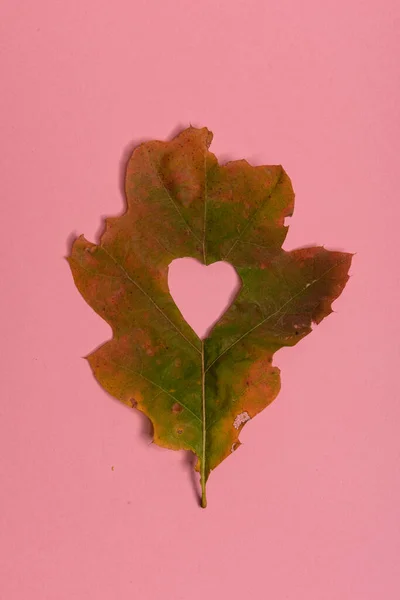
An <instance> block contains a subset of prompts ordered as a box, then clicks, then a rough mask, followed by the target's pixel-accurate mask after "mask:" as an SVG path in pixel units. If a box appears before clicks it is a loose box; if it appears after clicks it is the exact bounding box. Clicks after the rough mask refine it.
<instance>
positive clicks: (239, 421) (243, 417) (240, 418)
mask: <svg viewBox="0 0 400 600" xmlns="http://www.w3.org/2000/svg"><path fill="white" fill-rule="evenodd" d="M250 419H251V417H250V415H249V413H248V412H246V411H244V412H242V413H240V415H237V416H236V417H235V420H234V421H233V426H234V428H235V429H239V427H240V426H241V425H243V423H247V421H250Z"/></svg>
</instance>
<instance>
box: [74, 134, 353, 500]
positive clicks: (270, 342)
mask: <svg viewBox="0 0 400 600" xmlns="http://www.w3.org/2000/svg"><path fill="white" fill-rule="evenodd" d="M212 137H213V136H212V133H211V132H210V131H209V130H208V129H206V128H203V129H196V128H193V127H190V128H188V129H186V130H184V131H183V132H182V133H180V134H179V135H178V136H177V137H175V138H174V139H173V140H171V141H168V142H162V141H150V142H146V143H143V144H141V145H140V146H138V147H137V148H136V149H135V150H134V152H133V154H132V156H131V159H130V161H129V163H128V166H127V172H126V182H125V189H126V198H127V210H126V212H125V214H123V215H122V216H119V217H116V218H108V219H107V220H106V228H105V231H104V233H103V235H102V236H101V240H100V243H99V244H97V245H96V244H93V243H90V242H89V241H87V240H86V239H85V238H84V237H83V236H81V237H79V238H77V239H76V240H75V242H74V244H73V247H72V250H71V254H70V256H69V257H68V261H69V264H70V267H71V270H72V274H73V277H74V281H75V284H76V286H77V288H78V290H79V291H80V293H81V294H82V296H83V297H84V299H85V300H86V301H87V302H88V304H89V305H90V306H91V307H92V308H93V309H94V310H95V311H96V312H97V313H98V314H99V315H100V316H102V317H103V318H104V319H105V320H106V321H107V323H109V324H110V326H111V327H112V331H113V337H112V339H111V340H110V341H107V342H106V343H105V344H104V345H103V346H101V347H100V348H99V349H97V350H95V351H94V352H93V353H91V354H90V355H89V356H88V357H87V359H88V361H89V363H90V366H91V368H92V370H93V373H94V375H95V377H96V379H97V380H98V382H99V383H100V384H101V385H102V386H103V388H104V389H105V390H107V392H109V393H110V394H111V395H113V396H115V397H116V398H118V399H119V400H121V401H122V402H124V403H125V404H127V405H128V406H132V407H134V408H137V409H139V410H141V411H142V412H143V413H145V414H146V415H147V416H148V417H149V418H150V419H151V422H152V424H153V428H154V442H155V443H156V444H159V445H160V446H163V447H165V448H171V449H173V450H181V449H183V450H189V451H191V452H193V453H194V454H195V455H196V456H197V457H198V461H197V466H196V468H197V469H198V470H199V471H200V475H201V488H202V500H201V504H202V506H203V507H205V506H206V481H207V479H208V476H209V474H210V472H211V470H213V469H215V467H216V466H217V465H218V464H219V463H220V462H221V461H222V460H224V459H225V458H226V457H227V456H229V455H230V454H231V453H232V452H233V451H235V450H236V449H237V448H238V447H239V445H240V441H239V434H240V431H241V429H242V428H243V426H244V425H245V423H246V422H247V421H249V420H250V419H252V418H253V417H254V416H255V415H256V414H257V413H259V412H260V411H261V410H263V409H264V408H265V407H266V406H267V405H268V404H270V403H271V402H272V401H273V400H274V398H275V397H276V395H277V394H278V392H279V389H280V371H279V369H278V368H277V367H275V366H274V365H273V362H272V361H273V355H274V353H275V352H276V351H277V350H279V348H282V347H283V346H294V345H295V344H297V343H298V342H299V341H300V340H301V339H303V338H304V337H305V336H306V335H308V334H309V333H310V332H311V328H312V324H313V323H320V321H322V319H324V318H325V317H326V316H327V315H329V314H330V313H331V312H332V308H331V304H332V302H333V300H335V299H336V298H337V297H338V296H339V295H340V294H341V292H342V290H343V288H344V286H345V284H346V282H347V280H348V270H349V267H350V263H351V258H352V255H351V254H348V253H343V252H334V251H330V250H326V249H325V248H323V247H308V248H302V249H299V250H293V251H290V252H287V251H284V250H283V249H282V244H283V242H284V240H285V237H286V234H287V229H288V228H287V227H286V226H285V224H284V219H285V217H288V216H291V215H292V213H293V206H294V194H293V190H292V185H291V182H290V179H289V177H288V176H287V174H286V173H285V171H284V170H283V168H282V167H281V166H258V167H253V166H251V165H250V164H249V163H248V162H246V161H245V160H238V161H233V162H229V163H227V164H225V165H219V164H218V161H217V159H216V157H215V156H214V155H213V154H212V153H211V152H210V151H209V150H208V148H209V146H210V143H211V140H212ZM182 257H193V258H195V259H198V260H199V261H202V262H203V263H204V264H210V263H213V262H216V261H221V260H222V261H228V262H229V263H231V264H232V265H233V266H234V267H235V269H236V271H237V273H238V275H239V277H240V279H241V282H242V286H241V289H240V291H239V293H238V295H237V297H236V299H235V301H234V302H233V304H232V305H231V306H230V308H229V309H228V310H227V312H226V313H225V315H224V316H223V317H222V318H221V320H220V321H219V322H218V323H217V324H216V326H215V327H214V328H213V330H212V331H211V333H209V335H208V337H207V338H206V339H205V340H200V339H199V338H198V337H197V335H196V334H195V333H194V331H193V330H192V329H191V328H190V327H189V325H188V324H187V323H186V321H185V320H184V319H183V317H182V315H181V314H180V312H179V310H178V308H177V307H176V305H175V303H174V301H173V299H172V297H171V295H170V293H169V289H168V266H169V264H170V263H171V261H172V260H173V259H175V258H182Z"/></svg>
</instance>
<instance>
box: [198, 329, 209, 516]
mask: <svg viewBox="0 0 400 600" xmlns="http://www.w3.org/2000/svg"><path fill="white" fill-rule="evenodd" d="M205 383H206V373H205V369H204V340H201V388H202V391H201V404H202V422H203V425H202V451H201V473H200V475H201V506H202V508H206V506H207V496H206V434H207V427H206V385H205Z"/></svg>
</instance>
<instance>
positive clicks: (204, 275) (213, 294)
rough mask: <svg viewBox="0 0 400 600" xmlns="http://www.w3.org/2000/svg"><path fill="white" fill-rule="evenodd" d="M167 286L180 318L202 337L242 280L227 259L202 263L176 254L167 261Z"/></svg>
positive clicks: (225, 307) (237, 289)
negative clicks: (178, 256) (169, 262)
mask: <svg viewBox="0 0 400 600" xmlns="http://www.w3.org/2000/svg"><path fill="white" fill-rule="evenodd" d="M168 286H169V291H170V294H171V296H172V298H173V299H174V301H175V304H176V305H177V307H178V308H179V310H180V312H181V314H182V316H183V318H184V319H185V321H186V322H187V323H188V324H189V325H190V327H191V328H192V329H193V331H195V332H196V333H197V335H198V336H199V338H200V339H202V340H203V339H204V338H206V337H207V335H208V334H209V333H210V331H211V329H212V328H213V327H214V325H215V324H216V323H217V321H219V319H220V318H221V317H222V315H223V314H224V312H226V311H227V310H228V308H229V307H230V305H231V304H232V302H233V301H234V299H235V297H236V295H237V293H238V291H239V290H240V287H241V281H240V278H239V276H238V274H237V273H236V271H235V269H234V268H233V267H232V265H230V264H229V263H227V262H223V261H219V262H215V263H212V264H211V265H203V264H201V263H200V262H199V261H198V260H196V259H194V258H176V259H175V260H173V261H172V262H171V264H170V265H169V270H168Z"/></svg>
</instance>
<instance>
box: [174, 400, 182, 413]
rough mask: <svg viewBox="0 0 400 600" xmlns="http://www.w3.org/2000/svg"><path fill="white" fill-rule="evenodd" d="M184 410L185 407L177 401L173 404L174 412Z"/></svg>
mask: <svg viewBox="0 0 400 600" xmlns="http://www.w3.org/2000/svg"><path fill="white" fill-rule="evenodd" d="M182 411H183V408H182V406H181V405H180V404H178V402H175V404H173V406H172V412H173V413H175V414H178V413H181V412H182Z"/></svg>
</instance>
